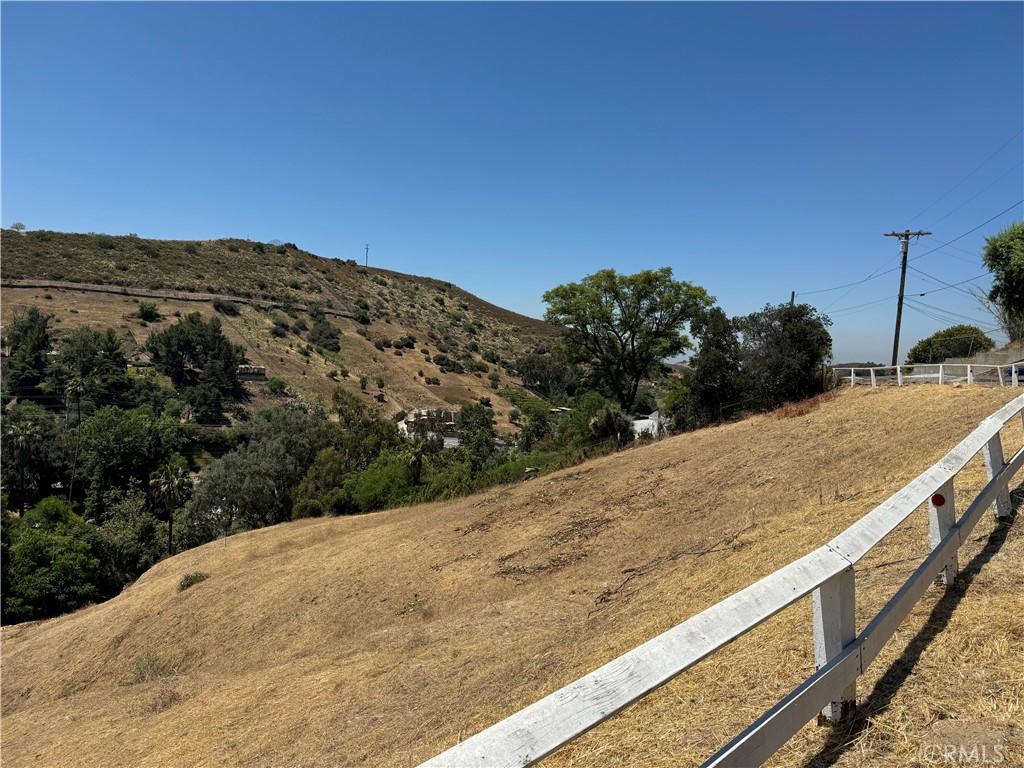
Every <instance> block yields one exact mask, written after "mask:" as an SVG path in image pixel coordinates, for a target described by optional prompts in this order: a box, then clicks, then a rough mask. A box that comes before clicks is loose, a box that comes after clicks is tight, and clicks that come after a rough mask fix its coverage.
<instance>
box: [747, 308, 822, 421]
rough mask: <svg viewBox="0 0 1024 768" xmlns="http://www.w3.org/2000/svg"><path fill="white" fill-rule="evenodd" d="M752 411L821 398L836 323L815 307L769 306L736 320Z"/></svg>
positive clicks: (749, 405) (748, 401) (748, 400)
mask: <svg viewBox="0 0 1024 768" xmlns="http://www.w3.org/2000/svg"><path fill="white" fill-rule="evenodd" d="M734 322H735V323H736V327H737V328H738V330H739V332H740V335H741V337H742V341H741V343H740V350H741V351H740V354H741V357H742V361H743V363H742V374H743V387H744V392H745V394H746V396H747V397H746V407H748V408H750V409H752V410H754V409H768V408H774V407H776V406H779V405H782V404H783V403H790V402H796V401H798V400H803V399H804V398H807V397H811V396H812V395H816V394H818V393H819V392H821V391H822V389H823V380H822V371H821V366H822V365H824V364H825V362H826V361H827V360H828V359H829V358H830V357H831V355H832V336H831V334H829V332H828V326H830V325H831V324H832V321H831V320H829V318H828V317H826V316H825V315H820V314H818V311H817V310H816V309H815V308H814V307H812V306H811V305H809V304H779V305H777V306H772V305H770V304H768V305H765V308H764V309H762V310H761V311H760V312H754V313H752V314H750V315H747V316H746V317H741V318H737V319H736V320H735V321H734Z"/></svg>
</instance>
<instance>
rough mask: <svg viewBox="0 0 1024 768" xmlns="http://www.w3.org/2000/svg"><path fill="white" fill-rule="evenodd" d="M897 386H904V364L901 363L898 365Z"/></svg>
mask: <svg viewBox="0 0 1024 768" xmlns="http://www.w3.org/2000/svg"><path fill="white" fill-rule="evenodd" d="M896 386H897V387H902V386H903V366H901V365H897V366H896Z"/></svg>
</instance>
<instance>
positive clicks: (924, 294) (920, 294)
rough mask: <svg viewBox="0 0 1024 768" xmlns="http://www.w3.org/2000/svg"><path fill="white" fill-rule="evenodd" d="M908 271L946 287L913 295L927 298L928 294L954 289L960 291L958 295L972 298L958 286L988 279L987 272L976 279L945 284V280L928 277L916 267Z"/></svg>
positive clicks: (969, 293)
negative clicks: (984, 278) (962, 294)
mask: <svg viewBox="0 0 1024 768" xmlns="http://www.w3.org/2000/svg"><path fill="white" fill-rule="evenodd" d="M909 269H911V270H912V271H914V272H917V274H919V275H921V277H925V278H927V279H929V280H933V281H934V282H936V283H939V284H940V285H944V286H946V287H945V288H936V289H935V290H933V291H925V292H924V293H918V294H914V295H915V296H927V295H928V294H929V293H938V292H939V291H945V290H947V289H949V288H955V289H956V290H958V291H960V293H964V294H967V295H968V296H972V297H973V296H974V294H973V293H971V292H970V291H965V290H964V289H963V288H960V287H959V286H961V285H963V284H964V283H969V282H971V281H972V280H979V279H981V278H983V277H988V274H989V273H988V272H985V273H984V274H981V275H978V276H977V277H972V278H969V279H967V280H961V281H960V282H959V283H947V282H946V281H945V280H940V279H939V278H937V277H932V276H931V275H929V274H928V273H926V272H922V271H921V270H920V269H918V268H917V267H909Z"/></svg>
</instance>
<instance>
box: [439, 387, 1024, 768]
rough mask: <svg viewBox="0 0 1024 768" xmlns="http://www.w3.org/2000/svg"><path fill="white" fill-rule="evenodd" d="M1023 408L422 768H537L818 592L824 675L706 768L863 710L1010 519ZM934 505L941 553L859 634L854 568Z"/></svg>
mask: <svg viewBox="0 0 1024 768" xmlns="http://www.w3.org/2000/svg"><path fill="white" fill-rule="evenodd" d="M1022 409H1024V395H1022V396H1020V397H1018V398H1016V399H1015V400H1013V401H1012V402H1010V403H1009V404H1008V405H1006V406H1004V407H1003V408H1001V409H1000V410H998V411H996V412H995V413H994V414H992V415H991V416H989V417H988V418H987V419H985V420H984V421H982V422H981V424H980V425H979V426H978V428H977V429H975V430H974V431H973V432H972V433H971V434H970V435H968V436H967V437H966V438H965V439H964V440H963V441H961V442H960V444H959V445H957V446H956V447H955V448H954V449H953V450H952V451H950V452H949V453H948V454H946V456H945V457H943V458H942V459H941V460H939V461H938V462H937V463H936V464H935V465H933V466H932V467H930V468H929V469H927V470H926V471H925V472H923V473H922V474H921V475H919V476H918V477H917V478H916V479H915V480H913V481H912V482H910V483H909V484H908V485H906V486H905V487H904V488H903V489H901V490H900V491H898V492H897V493H895V494H894V495H893V496H891V497H890V498H889V499H888V500H886V501H885V502H883V503H882V504H880V505H879V506H878V507H876V508H875V509H874V510H872V511H871V512H870V513H869V514H867V515H866V516H865V517H863V518H862V519H861V520H859V521H858V522H856V523H854V524H853V525H852V526H850V527H849V528H847V529H846V530H845V531H843V533H841V534H839V535H838V536H837V537H836V538H834V539H832V541H830V542H828V544H826V545H824V546H823V547H820V548H819V549H816V550H815V551H814V552H811V553H810V554H808V555H805V556H804V557H802V558H800V559H799V560H797V561H796V562H793V563H790V564H789V565H787V566H785V567H783V568H780V569H779V570H777V571H775V572H774V573H772V574H770V575H769V576H766V577H765V578H763V579H761V580H760V581H758V582H757V583H756V584H752V585H751V586H749V587H747V588H746V589H743V590H741V591H740V592H737V593H736V594H734V595H732V596H731V597H728V598H726V599H725V600H723V601H722V602H720V603H717V604H716V605H713V606H711V607H710V608H708V609H707V610H705V611H703V612H702V613H699V614H697V615H696V616H694V617H692V618H690V619H687V620H686V621H684V622H683V623H682V624H678V625H676V626H675V627H673V628H672V629H670V630H668V631H667V632H664V633H663V634H661V635H658V636H657V637H655V638H653V639H651V640H648V641H647V642H646V643H644V644H643V645H640V646H638V647H637V648H634V649H633V650H632V651H629V652H627V653H625V654H623V655H622V656H620V657H619V658H617V659H615V660H613V661H611V662H609V663H607V664H605V665H604V666H603V667H601V668H599V669H597V670H595V671H594V672H591V673H590V674H588V675H586V676H584V677H582V678H580V679H579V680H577V681H575V682H573V683H570V684H569V685H567V686H565V687H564V688H562V689H561V690H558V691H555V692H554V693H552V694H551V695H549V696H546V697H545V698H543V699H541V700H540V701H538V702H536V703H534V704H531V705H530V706H528V707H526V708H525V709H523V710H520V711H519V712H517V713H516V714H514V715H512V716H510V717H508V718H506V719H505V720H502V721H501V722H500V723H497V724H495V725H493V726H491V727H490V728H488V729H486V730H484V731H481V732H480V733H478V734H477V735H475V736H473V737H471V738H469V739H467V740H465V741H463V742H462V743H460V744H457V745H455V746H454V747H452V748H451V749H449V750H447V751H446V752H444V753H442V754H440V755H438V756H437V757H435V758H433V759H431V760H428V761H427V762H425V763H423V764H422V766H424V767H425V766H429V767H430V768H441V767H442V766H444V767H445V768H455V767H461V766H479V767H481V768H486V767H489V766H528V765H533V764H534V763H536V762H537V761H539V760H540V759H541V758H543V757H544V756H545V755H548V754H550V753H551V752H553V751H555V750H556V749H558V748H559V747H562V746H564V745H565V744H567V743H568V742H570V741H572V740H573V739H575V738H576V737H578V736H580V735H581V734H583V733H585V732H586V731H588V730H590V729H591V728H593V727H594V726H596V725H598V724H599V723H601V722H603V721H604V720H606V719H608V718H609V717H611V716H612V715H614V714H615V713H617V712H619V711H620V710H622V709H624V708H625V707H627V706H629V705H630V704H632V703H633V702H635V701H637V700H639V699H641V698H643V697H644V696H646V695H647V694H648V693H650V692H651V691H653V690H655V689H656V688H658V687H659V686H661V685H664V684H665V683H667V682H668V681H669V680H671V679H672V678H674V677H676V676H677V675H678V674H680V673H681V672H683V671H685V670H686V669H688V668H690V667H691V666H693V665H694V664H696V663H697V662H699V661H700V660H701V659H703V658H705V657H706V656H708V655H710V654H712V653H714V652H715V651H717V650H719V649H720V648H722V647H723V646H725V645H727V644H729V643H730V642H732V641H733V640H735V639H736V638H738V637H740V636H741V635H744V634H746V633H747V632H749V631H750V630H752V629H753V628H754V627H757V626H758V625H759V624H761V623H762V622H764V621H765V620H766V619H768V618H770V617H771V616H774V615H775V614H776V613H778V612H779V611H781V610H783V609H784V608H786V607H788V606H789V605H791V604H793V603H794V602H796V601H797V600H799V599H801V598H803V597H805V596H807V595H809V594H811V593H813V597H812V600H813V616H814V652H815V659H816V662H817V664H816V667H817V671H816V672H815V673H814V674H813V675H811V676H810V677H809V678H808V679H807V680H806V681H805V682H804V683H803V684H801V685H800V686H799V687H798V688H796V690H794V691H793V692H792V693H790V694H789V695H788V696H786V697H785V698H784V699H783V700H782V701H780V702H779V703H778V704H776V705H775V706H774V707H772V708H771V709H770V710H768V711H767V712H766V713H765V714H764V715H762V716H761V717H760V718H759V719H758V720H757V721H756V722H755V723H754V724H753V725H751V726H750V727H749V728H747V729H746V730H744V731H743V732H742V733H740V734H739V735H738V736H737V737H736V738H734V739H733V740H732V741H731V742H729V743H728V744H726V745H725V746H724V747H722V749H720V750H719V751H718V752H717V753H715V754H714V755H713V756H712V757H711V758H710V759H709V760H708V761H707V762H706V763H704V765H705V766H751V765H760V764H761V763H763V762H764V761H765V760H767V759H768V758H769V757H771V755H772V754H774V753H775V751H776V750H778V749H779V747H781V746H782V745H783V744H785V743H786V741H788V740H789V739H790V738H791V737H792V736H793V735H794V734H795V733H796V732H797V731H798V730H800V729H801V728H802V727H803V726H804V725H805V724H806V723H807V722H808V721H810V720H811V719H812V718H813V717H815V715H818V716H819V718H821V719H824V720H825V721H829V722H837V721H839V720H841V719H842V718H843V717H844V716H846V715H847V714H849V712H851V711H852V710H853V708H854V706H855V703H856V681H857V677H858V676H860V675H861V674H863V673H864V671H865V670H866V669H867V668H868V666H869V665H870V664H871V662H872V661H873V660H874V659H875V657H876V656H877V655H878V653H879V651H880V650H881V649H882V647H883V646H884V645H885V643H886V642H887V641H888V640H889V638H890V637H891V636H892V635H893V633H894V632H895V631H896V629H897V627H899V625H900V623H901V622H902V621H903V619H904V618H906V617H907V615H908V614H909V613H910V611H911V609H912V608H913V606H914V605H915V603H917V601H918V600H919V599H920V598H921V596H922V595H923V594H924V593H925V590H926V589H927V588H928V586H929V585H930V584H932V583H933V582H934V581H936V580H937V579H938V580H939V581H940V583H945V584H947V585H948V584H950V583H951V582H952V581H953V580H954V579H955V578H956V573H957V567H958V566H957V551H958V550H959V548H960V546H961V545H962V544H963V543H964V542H966V541H967V539H968V536H969V534H970V532H971V530H972V529H973V528H974V526H975V525H976V524H977V522H978V520H979V519H980V518H981V515H982V513H983V512H984V510H985V509H987V508H989V507H991V508H992V510H993V512H994V513H995V515H996V516H997V518H1003V519H1006V518H1009V516H1010V514H1011V507H1010V494H1009V482H1010V480H1011V478H1012V477H1013V476H1014V475H1015V474H1016V473H1017V471H1018V470H1019V469H1020V468H1021V466H1022V465H1024V448H1022V449H1020V450H1019V451H1017V452H1016V454H1014V456H1013V458H1012V459H1010V461H1008V462H1006V461H1004V459H1003V448H1002V442H1001V438H1000V429H1001V428H1002V427H1003V425H1004V424H1006V422H1007V421H1009V420H1010V419H1011V418H1013V417H1014V416H1016V415H1017V414H1019V413H1021V411H1022ZM979 452H983V453H984V457H985V466H986V468H987V469H988V477H989V482H988V484H987V485H986V486H985V488H984V490H982V491H981V493H980V494H979V495H978V496H977V497H976V498H975V499H974V501H973V502H972V503H971V504H970V506H969V507H968V508H967V510H966V511H965V512H964V514H963V515H962V516H961V518H960V519H959V520H956V513H955V510H954V496H953V483H954V478H955V477H956V475H957V474H958V473H959V472H960V470H962V469H963V468H964V466H966V465H967V463H968V462H969V461H970V460H971V459H972V458H973V457H974V456H975V455H976V454H977V453H979ZM925 503H927V504H928V510H929V521H930V545H931V552H930V554H928V556H927V557H926V558H925V559H924V561H923V562H922V563H921V564H920V565H919V566H918V567H917V570H915V571H914V574H913V575H912V576H911V577H910V578H909V579H908V580H907V582H906V583H905V584H904V585H903V586H902V587H900V589H899V590H898V591H897V592H896V594H895V595H894V596H893V597H892V599H890V600H889V602H888V603H886V605H885V607H884V608H882V610H881V611H880V612H879V613H878V614H877V615H876V616H875V617H874V618H873V619H872V620H871V621H870V622H869V623H868V625H867V626H866V627H865V628H864V630H863V631H861V633H860V634H857V632H856V625H855V618H854V617H855V615H856V612H855V602H854V595H855V590H854V581H855V577H854V565H855V564H856V563H857V561H858V560H860V559H861V558H862V557H864V555H865V554H866V553H867V552H868V551H870V550H871V549H872V548H873V547H874V546H875V545H877V544H878V543H879V542H880V541H881V540H882V539H883V538H885V537H886V536H887V535H888V534H889V533H891V532H892V531H893V529H895V528H896V526H898V525H899V524H900V523H902V522H903V521H904V520H905V519H906V518H907V517H908V516H909V515H910V514H911V513H912V512H914V510H916V509H917V508H918V507H921V506H922V505H924V504H925Z"/></svg>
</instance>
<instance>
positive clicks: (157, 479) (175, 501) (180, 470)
mask: <svg viewBox="0 0 1024 768" xmlns="http://www.w3.org/2000/svg"><path fill="white" fill-rule="evenodd" d="M149 487H150V488H152V489H153V491H154V493H155V494H156V496H157V498H159V499H163V502H164V507H165V508H166V510H167V554H168V556H170V555H173V554H174V511H175V510H176V509H177V508H178V507H180V506H181V503H182V502H183V501H184V500H185V498H186V497H187V496H188V494H189V491H191V490H192V478H191V476H190V475H189V473H188V467H186V466H185V462H184V459H182V458H181V456H178V455H177V454H175V455H174V456H173V457H171V458H170V459H169V460H168V461H167V463H166V464H164V465H163V466H162V467H160V469H158V470H157V471H156V472H154V473H153V475H152V477H151V478H150V480H149Z"/></svg>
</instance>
